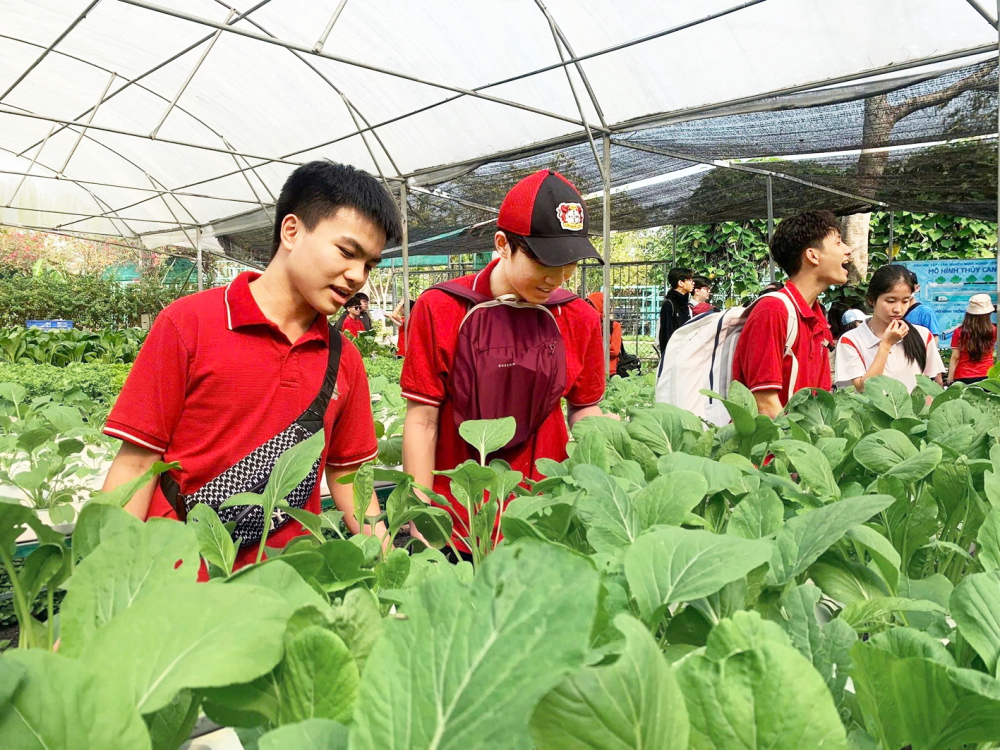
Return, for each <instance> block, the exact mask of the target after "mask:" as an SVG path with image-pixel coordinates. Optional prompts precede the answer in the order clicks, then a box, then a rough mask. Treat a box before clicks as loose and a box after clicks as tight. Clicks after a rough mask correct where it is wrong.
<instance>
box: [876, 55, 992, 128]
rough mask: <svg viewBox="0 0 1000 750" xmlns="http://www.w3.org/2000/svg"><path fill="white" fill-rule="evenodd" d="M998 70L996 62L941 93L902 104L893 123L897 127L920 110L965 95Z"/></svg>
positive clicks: (893, 113) (896, 107)
mask: <svg viewBox="0 0 1000 750" xmlns="http://www.w3.org/2000/svg"><path fill="white" fill-rule="evenodd" d="M996 69H997V63H996V61H994V62H993V63H992V64H991V65H987V66H986V67H984V68H983V69H982V70H980V71H977V72H975V73H972V74H971V75H968V76H966V77H965V78H963V79H961V80H959V81H955V83H953V84H951V86H948V87H947V88H943V89H941V90H940V91H932V92H930V93H927V94H922V95H921V96H915V97H913V98H912V99H908V100H907V101H905V102H901V103H899V104H897V105H895V106H893V107H892V123H893V124H894V125H895V124H896V123H897V122H899V121H900V120H902V119H903V118H904V117H907V116H908V115H912V114H913V113H914V112H916V111H918V110H921V109H927V108H928V107H934V106H937V105H938V104H944V103H945V102H948V101H951V100H952V99H954V98H955V97H956V96H958V95H959V94H962V93H964V92H965V91H966V89H971V88H974V87H976V86H978V85H979V84H980V83H981V82H982V81H984V80H985V79H986V78H987V77H988V76H989V75H990V74H991V73H993V71H995V70H996Z"/></svg>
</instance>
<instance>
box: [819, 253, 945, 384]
mask: <svg viewBox="0 0 1000 750" xmlns="http://www.w3.org/2000/svg"><path fill="white" fill-rule="evenodd" d="M915 288H916V284H914V282H913V275H912V273H911V272H910V271H908V270H907V269H906V268H905V267H904V266H900V265H889V266H882V268H880V269H878V270H877V271H876V272H875V273H874V274H873V275H872V280H871V282H870V283H869V284H868V294H867V302H868V304H869V305H871V307H872V316H871V318H869V319H868V320H867V322H866V323H864V324H863V325H860V326H858V327H857V328H855V329H854V330H853V331H848V332H847V333H845V334H844V336H843V337H842V338H841V339H840V343H839V344H838V345H837V371H836V373H835V375H834V379H835V380H836V383H837V387H838V388H846V387H847V386H850V385H853V386H854V387H855V388H856V389H857V390H858V392H863V391H864V389H865V381H866V380H868V378H873V377H875V376H876V375H885V376H886V377H890V378H893V379H895V380H898V381H900V382H901V383H902V384H903V385H905V386H906V388H907V390H909V391H912V390H913V389H914V388H916V386H917V375H920V374H923V375H926V376H927V377H929V378H934V379H935V380H937V382H938V383H939V384H940V383H941V382H942V380H941V374H942V373H943V372H944V371H945V367H944V363H943V362H942V361H941V354H940V353H939V352H938V348H937V344H936V343H935V341H934V336H932V335H931V332H930V331H929V330H927V329H926V328H924V327H923V326H920V325H916V324H908V323H907V322H906V321H905V320H904V319H903V318H904V316H905V315H906V312H907V310H909V309H910V301H911V299H912V298H913V293H914V291H915Z"/></svg>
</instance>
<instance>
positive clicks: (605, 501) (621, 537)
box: [573, 464, 641, 552]
mask: <svg viewBox="0 0 1000 750" xmlns="http://www.w3.org/2000/svg"><path fill="white" fill-rule="evenodd" d="M573 479H574V481H575V482H576V483H577V484H578V485H579V486H580V487H582V488H583V489H584V493H583V494H582V495H581V496H580V499H579V501H578V502H577V512H578V513H579V514H580V517H581V518H582V519H583V522H584V524H585V525H586V526H587V541H589V542H590V544H591V546H592V547H593V548H594V549H595V550H597V551H598V552H614V551H615V550H616V549H619V548H620V547H624V546H627V545H629V544H631V543H632V542H634V541H635V540H636V538H638V536H639V532H640V531H641V527H640V524H639V514H638V512H637V510H636V508H635V507H634V505H633V503H632V500H631V498H629V496H628V494H627V493H626V492H625V489H624V488H623V487H622V486H621V484H620V483H619V480H618V479H617V478H615V477H613V476H611V475H609V474H606V473H605V472H603V471H601V470H600V469H598V468H597V467H596V466H589V465H587V464H581V465H579V466H576V467H575V468H574V469H573Z"/></svg>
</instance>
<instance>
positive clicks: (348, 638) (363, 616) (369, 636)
mask: <svg viewBox="0 0 1000 750" xmlns="http://www.w3.org/2000/svg"><path fill="white" fill-rule="evenodd" d="M437 554H440V553H437ZM414 558H416V556H414ZM382 624H383V623H382V615H381V614H380V613H379V610H378V603H377V602H376V600H375V597H374V596H372V594H371V592H370V591H368V590H367V589H362V588H357V589H351V590H350V591H348V592H347V593H346V594H345V595H344V598H343V600H341V601H337V602H334V604H333V606H332V607H331V608H330V609H329V610H328V611H327V613H326V627H328V628H329V629H330V630H331V632H334V633H336V634H337V635H338V636H340V638H341V640H342V641H344V643H346V644H347V647H348V648H349V649H350V651H351V654H353V655H354V660H355V661H356V662H357V663H358V672H359V673H361V672H364V668H365V662H366V661H367V659H368V655H369V654H370V653H371V650H372V648H373V647H374V646H375V642H376V641H377V639H378V637H379V634H380V633H381V632H382Z"/></svg>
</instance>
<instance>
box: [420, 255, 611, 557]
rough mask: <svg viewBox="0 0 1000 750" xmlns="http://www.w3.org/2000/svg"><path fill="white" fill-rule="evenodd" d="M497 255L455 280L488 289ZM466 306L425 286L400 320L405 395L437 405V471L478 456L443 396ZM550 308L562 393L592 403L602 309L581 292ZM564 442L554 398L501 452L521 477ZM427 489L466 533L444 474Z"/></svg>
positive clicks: (462, 512)
mask: <svg viewBox="0 0 1000 750" xmlns="http://www.w3.org/2000/svg"><path fill="white" fill-rule="evenodd" d="M497 262H498V261H496V260H494V261H493V262H491V263H490V264H489V265H488V266H486V268H484V269H483V270H482V271H480V272H479V273H478V274H476V275H470V276H463V277H461V278H460V279H457V281H458V283H460V284H464V285H465V286H468V287H471V288H474V289H475V290H476V291H477V292H480V293H482V294H486V295H490V296H492V292H491V291H490V274H491V273H492V272H493V269H494V268H495V267H496V264H497ZM467 311H468V303H466V302H464V301H462V300H459V299H456V298H455V297H453V296H452V295H450V294H448V293H446V292H442V291H439V290H436V289H431V290H429V291H427V292H424V293H423V294H422V295H420V298H419V299H418V300H417V304H416V305H415V306H414V308H413V312H412V314H411V315H410V318H409V319H408V320H407V321H406V325H407V328H408V329H409V341H408V345H407V348H406V359H404V360H403V375H402V379H401V383H402V387H403V396H404V397H405V398H407V399H409V400H410V401H416V402H418V403H421V404H430V405H431V406H437V407H440V409H441V411H440V414H439V416H438V440H437V450H436V452H435V456H434V468H435V469H437V470H439V471H443V470H447V469H453V468H455V467H456V466H458V465H459V464H461V463H462V462H463V461H466V460H468V459H473V460H478V455H477V454H476V452H475V451H474V450H473V449H472V448H471V447H470V446H469V444H468V443H466V442H465V441H464V440H463V439H462V437H461V435H459V434H458V427H456V425H455V415H454V412H453V411H452V401H451V397H450V396H449V388H450V383H449V376H450V373H451V369H452V362H453V359H454V354H455V347H456V345H457V342H458V329H459V326H460V325H461V323H462V319H463V318H464V317H465V313H466V312H467ZM552 312H553V314H554V315H555V318H556V322H557V323H558V325H559V331H560V333H562V336H563V341H564V342H565V345H566V390H565V391H564V393H563V397H564V398H565V399H566V400H567V401H568V402H569V403H570V404H571V405H573V406H577V407H581V406H593V405H594V404H597V403H598V402H600V400H601V399H602V398H603V397H604V382H605V381H604V351H603V349H604V344H603V340H602V338H601V319H600V316H599V315H598V314H597V311H596V310H594V309H593V308H592V307H591V306H590V305H588V304H587V303H586V302H584V301H583V300H579V299H578V300H573V301H572V302H569V303H567V304H565V305H559V306H558V307H556V308H553V310H552ZM568 441H569V433H568V432H567V429H566V419H565V418H564V417H563V412H562V405H561V404H558V405H557V406H556V407H555V408H554V409H553V410H552V413H551V414H549V416H548V418H547V419H546V420H545V422H543V423H542V426H541V427H540V428H539V429H538V432H537V433H536V434H535V435H534V437H532V438H530V439H529V440H527V441H526V442H525V443H524V444H523V445H521V446H520V447H519V448H517V449H515V450H513V451H511V452H510V454H505V455H504V456H503V458H504V459H506V460H507V461H508V462H509V463H510V465H511V468H513V469H515V470H516V471H520V472H522V473H523V474H524V475H525V476H526V477H529V478H531V479H540V478H541V475H540V474H538V473H537V471H536V470H535V462H536V461H537V460H538V459H539V458H551V459H552V460H554V461H562V460H564V459H565V458H566V443H567V442H568ZM433 489H434V491H435V492H438V493H440V494H441V495H444V496H445V497H447V498H448V499H449V501H450V502H451V506H450V507H448V508H447V509H448V510H449V512H450V513H451V515H452V518H453V520H454V523H455V528H456V529H459V530H461V531H462V532H463V533H464V532H465V529H466V524H467V523H468V513H467V512H466V509H465V508H464V507H463V506H462V505H461V504H460V503H457V502H455V499H454V497H452V495H451V493H450V492H449V482H448V480H447V478H446V477H441V476H437V477H435V478H434V488H433ZM466 535H467V534H466ZM452 541H453V542H455V544H456V546H457V547H458V548H459V549H462V550H465V545H464V544H463V543H462V542H461V541H460V540H459V539H458V538H457V535H455V536H454V537H453V540H452Z"/></svg>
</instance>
